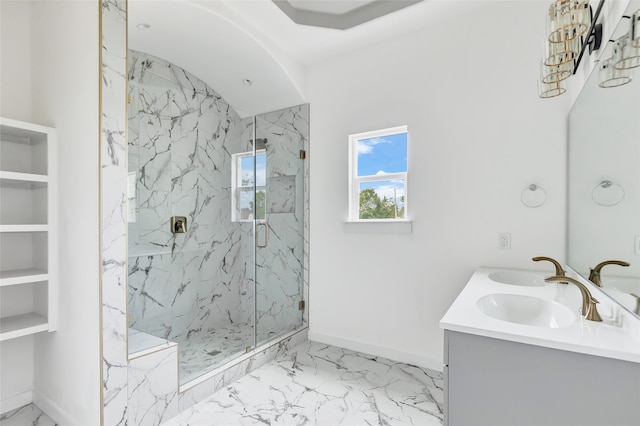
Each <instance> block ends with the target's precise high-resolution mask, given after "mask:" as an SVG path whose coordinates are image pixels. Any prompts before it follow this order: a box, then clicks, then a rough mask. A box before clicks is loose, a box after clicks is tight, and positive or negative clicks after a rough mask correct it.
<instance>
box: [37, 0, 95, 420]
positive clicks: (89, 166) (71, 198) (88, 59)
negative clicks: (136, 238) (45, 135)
mask: <svg viewBox="0 0 640 426" xmlns="http://www.w3.org/2000/svg"><path fill="white" fill-rule="evenodd" d="M98 10H99V5H98V2H93V1H88V2H86V1H85V2H78V1H73V2H69V1H43V2H36V3H34V7H33V16H32V19H33V32H32V41H33V44H32V54H33V55H32V58H31V60H32V77H33V83H32V84H33V86H32V87H33V111H34V115H33V117H34V120H36V121H37V122H39V123H42V124H46V125H50V126H53V127H55V128H56V129H57V134H58V173H59V188H60V193H59V234H58V235H59V248H60V249H59V259H60V264H59V271H60V276H59V285H60V297H59V299H60V309H59V312H60V317H59V324H58V331H57V332H56V333H53V334H50V335H44V336H38V339H37V340H36V356H35V387H36V389H37V391H38V394H37V395H35V397H36V403H38V402H40V404H41V406H42V405H45V404H54V405H55V406H53V407H51V408H52V409H53V410H55V411H58V412H59V415H58V417H57V418H56V417H54V418H56V420H57V421H59V422H62V423H69V424H87V425H88V424H97V423H99V413H100V386H101V383H100V365H101V364H100V352H99V342H100V337H99V331H98V330H99V322H98V319H99V311H100V308H99V306H100V304H99V296H98V294H99V292H98V289H99V280H98V276H99V250H98V249H99V243H98V237H99V213H98V188H99V186H98V172H99V161H98V133H99V130H98V129H99V126H98V118H99V111H98V52H99V47H98ZM42 408H45V407H42ZM53 410H52V411H53ZM50 414H52V415H54V413H53V412H51V413H50ZM64 418H66V419H68V420H67V421H65V420H64Z"/></svg>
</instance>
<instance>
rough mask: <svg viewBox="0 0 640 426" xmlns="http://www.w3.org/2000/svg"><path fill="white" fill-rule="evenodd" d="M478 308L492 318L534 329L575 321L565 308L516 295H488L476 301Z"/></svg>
mask: <svg viewBox="0 0 640 426" xmlns="http://www.w3.org/2000/svg"><path fill="white" fill-rule="evenodd" d="M478 308H480V310H481V311H482V312H483V313H484V314H485V315H488V316H490V317H492V318H495V319H498V320H501V321H507V322H512V323H516V324H522V325H530V326H535V327H547V328H560V327H566V326H569V325H571V324H572V323H573V322H574V321H575V320H576V315H575V314H574V313H573V312H571V310H569V309H568V308H566V307H565V306H562V305H560V304H558V303H555V302H552V301H549V300H544V299H540V298H538V297H532V296H523V295H518V294H489V295H487V296H484V297H482V298H481V299H480V300H478Z"/></svg>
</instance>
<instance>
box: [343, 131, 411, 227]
mask: <svg viewBox="0 0 640 426" xmlns="http://www.w3.org/2000/svg"><path fill="white" fill-rule="evenodd" d="M403 133H405V134H406V135H407V171H406V172H398V173H386V174H384V175H367V176H358V141H361V140H363V139H372V138H377V137H384V136H392V135H398V134H403ZM408 175H409V131H408V126H407V125H403V126H396V127H390V128H387V129H380V130H373V131H369V132H362V133H356V134H352V135H349V216H348V217H349V219H348V220H349V222H374V223H390V222H393V223H395V222H408V221H409V208H408V201H409V197H408V193H409V179H408ZM388 180H403V181H404V217H402V218H379V219H360V184H361V183H367V182H380V181H388Z"/></svg>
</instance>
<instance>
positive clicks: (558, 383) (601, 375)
mask: <svg viewBox="0 0 640 426" xmlns="http://www.w3.org/2000/svg"><path fill="white" fill-rule="evenodd" d="M444 363H445V366H444V376H445V416H444V420H445V421H444V424H445V426H484V425H486V426H513V425H518V426H540V425H545V426H568V425H580V426H604V425H610V426H631V425H637V424H640V416H639V412H638V404H639V403H640V364H638V363H634V362H629V361H623V360H618V359H611V358H604V357H599V356H594V355H587V354H582V353H576V352H570V351H564V350H559V349H553V348H546V347H541V346H535V345H529V344H524V343H519V342H512V341H508V340H501V339H495V338H490V337H485V336H477V335H474V334H467V333H460V332H455V331H450V330H445V348H444Z"/></svg>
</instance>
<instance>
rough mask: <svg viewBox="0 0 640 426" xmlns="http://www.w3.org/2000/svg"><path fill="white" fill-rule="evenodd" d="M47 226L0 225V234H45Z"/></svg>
mask: <svg viewBox="0 0 640 426" xmlns="http://www.w3.org/2000/svg"><path fill="white" fill-rule="evenodd" d="M48 230H49V225H0V232H47V231H48Z"/></svg>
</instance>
